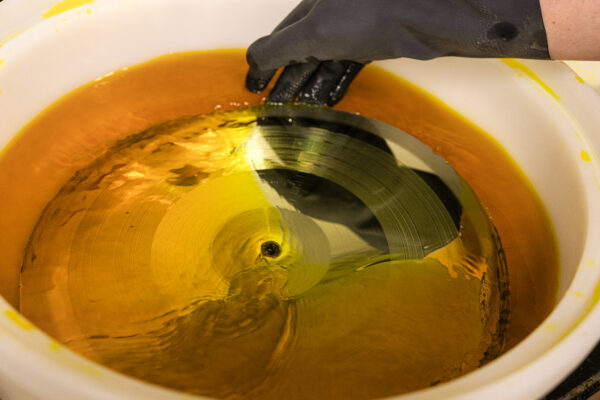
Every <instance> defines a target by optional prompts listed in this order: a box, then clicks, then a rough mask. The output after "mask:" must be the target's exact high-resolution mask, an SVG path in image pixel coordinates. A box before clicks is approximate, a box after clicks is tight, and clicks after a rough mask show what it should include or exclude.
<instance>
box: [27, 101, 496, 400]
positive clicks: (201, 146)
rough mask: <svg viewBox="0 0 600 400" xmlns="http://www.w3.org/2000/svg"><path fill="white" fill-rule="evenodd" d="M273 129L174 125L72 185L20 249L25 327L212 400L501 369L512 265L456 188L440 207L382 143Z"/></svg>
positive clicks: (365, 387) (232, 121)
mask: <svg viewBox="0 0 600 400" xmlns="http://www.w3.org/2000/svg"><path fill="white" fill-rule="evenodd" d="M286 110H287V109H286ZM268 111H271V109H269V110H268ZM349 117H350V116H342V119H343V120H344V121H346V120H347V118H349ZM273 120H274V118H272V117H270V119H269V118H262V119H260V124H259V123H258V122H257V118H256V115H255V114H254V111H253V110H247V111H242V112H229V113H216V114H214V115H209V116H201V117H198V118H192V119H183V120H180V121H174V122H169V123H167V124H164V125H159V126H156V127H153V128H150V129H149V130H147V131H144V132H142V133H140V134H136V135H133V136H131V137H129V138H127V139H125V140H123V141H120V142H119V143H117V144H116V145H115V146H113V147H112V148H111V149H110V150H109V151H108V152H107V153H106V154H105V155H104V156H103V157H101V158H99V159H98V160H96V161H94V162H93V163H92V164H91V165H90V166H89V167H87V168H84V169H82V170H80V171H78V172H77V174H76V175H75V176H74V177H73V178H72V179H71V180H70V181H69V182H68V183H67V184H66V185H65V186H64V187H63V188H62V189H61V191H60V192H59V194H58V195H57V197H56V198H54V199H53V200H52V202H51V203H49V205H48V206H47V208H46V209H45V210H44V213H43V215H42V218H41V219H40V222H39V224H38V226H37V227H36V229H35V231H34V234H33V235H32V237H31V242H30V245H29V247H28V250H27V254H26V256H25V262H24V264H23V270H22V276H21V311H22V313H23V314H24V315H26V316H28V317H29V318H30V319H31V320H32V321H35V323H36V324H38V326H40V327H42V328H43V329H44V330H45V331H47V332H49V333H50V334H51V335H53V336H54V337H56V338H58V339H59V340H60V341H62V342H63V343H66V344H68V346H69V347H70V348H72V349H74V350H75V351H78V352H79V353H81V354H84V355H86V356H87V357H89V358H92V359H94V360H95V361H97V362H99V363H102V364H104V365H107V366H109V367H111V368H114V369H116V370H119V371H122V372H125V373H128V374H130V375H133V376H135V377H138V378H141V379H144V380H147V381H149V382H153V383H158V384H162V385H164V386H168V387H171V388H175V389H179V390H185V391H189V392H192V393H197V394H201V395H204V396H209V397H214V398H223V399H229V398H249V399H280V398H284V397H285V398H289V399H303V398H307V397H309V398H344V399H370V398H376V397H377V398H379V397H387V396H392V395H395V394H400V393H403V392H406V391H410V390H415V389H418V388H422V387H426V386H429V385H432V384H435V383H438V382H443V381H446V380H448V379H451V378H453V377H456V376H459V375H461V374H463V373H465V372H468V371H470V370H473V369H475V368H477V367H478V366H480V365H482V364H483V363H484V362H486V361H488V360H490V359H493V358H494V357H495V356H497V355H498V354H499V352H500V350H501V349H502V346H503V343H504V332H505V326H506V315H507V314H508V304H507V302H506V299H507V295H508V293H507V292H508V291H507V282H506V279H507V276H506V265H505V263H504V258H503V254H502V252H501V247H500V243H499V242H498V239H497V237H496V235H495V232H494V230H493V227H492V226H491V224H490V220H489V218H488V216H487V214H486V213H485V210H484V209H483V208H482V207H481V205H480V203H479V202H478V200H477V199H476V198H475V196H474V194H473V192H472V191H471V190H470V189H469V188H468V185H467V184H466V182H464V181H463V182H462V183H461V182H460V181H458V185H459V186H458V187H456V188H455V190H456V196H458V198H456V199H455V200H452V199H451V198H450V197H454V194H453V193H452V192H451V191H450V189H449V188H448V187H446V186H442V185H443V183H442V181H441V180H440V181H436V182H437V183H435V184H434V183H431V186H430V185H428V184H427V183H425V182H426V181H425V180H424V179H422V178H421V177H420V175H419V174H421V176H424V175H423V174H425V172H424V171H423V169H421V170H418V173H417V172H416V171H417V170H414V169H412V168H409V167H407V166H406V165H405V164H404V163H402V164H400V165H399V164H398V163H397V161H396V159H395V158H394V157H393V156H392V154H391V153H388V152H387V150H391V149H390V147H388V145H387V142H385V141H379V142H376V141H375V139H374V138H373V139H371V140H370V141H368V140H367V138H361V139H359V138H353V137H351V136H348V134H346V133H338V132H336V131H332V130H327V129H326V128H324V127H322V126H323V122H319V123H318V124H317V126H314V127H306V126H298V127H297V128H295V127H293V126H292V127H290V126H289V125H288V124H290V120H292V121H293V119H291V118H285V119H284V121H285V125H280V124H278V123H277V124H272V123H270V122H269V121H273ZM275 121H278V120H275ZM302 121H305V119H302ZM344 126H345V127H346V126H347V125H344ZM392 133H394V134H395V135H396V136H402V135H406V134H404V133H402V132H400V131H397V132H396V131H395V132H392ZM363 134H365V135H366V134H367V132H364V131H363ZM407 139H410V140H412V138H410V137H408V136H407ZM371 143H378V144H379V147H377V146H375V145H374V144H371ZM391 144H392V143H390V145H391ZM421 146H423V145H421ZM423 147H424V146H423ZM404 149H405V150H406V151H407V152H408V147H404ZM425 150H427V151H428V152H429V153H430V154H431V155H432V156H433V154H432V153H431V152H430V151H429V150H428V149H426V148H425ZM397 151H398V150H397ZM409 154H410V153H409ZM407 158H408V157H407V156H405V157H404V159H405V161H409V160H407ZM425 160H426V159H421V164H422V166H421V168H424V167H426V166H428V165H429V164H427V163H426V161H425ZM433 161H434V160H432V161H431V162H432V164H430V165H429V166H430V168H429V169H428V170H429V171H431V172H433V171H434V168H435V165H434V164H433ZM400 162H402V159H401V160H400ZM440 162H443V160H440ZM445 167H446V170H445V171H440V172H446V173H449V174H453V171H451V170H447V168H448V167H447V166H445ZM431 172H428V174H429V175H427V176H429V178H428V179H430V180H432V179H433V177H437V175H433V174H431ZM440 176H442V175H440ZM454 176H455V175H454ZM438 179H440V178H438ZM454 182H456V181H455V180H448V184H450V185H452V184H453V183H454ZM442 188H447V190H448V191H447V192H444V193H445V195H444V196H443V197H444V198H445V201H443V200H442V197H438V195H437V194H436V192H435V191H434V190H437V191H438V192H439V193H442V192H441V191H442V190H443V189H442ZM432 189H433V190H432ZM454 216H455V217H456V221H455V218H453V217H454ZM459 222H460V223H459ZM458 226H460V232H459V231H458V229H457V228H458ZM48 282H53V285H52V286H48ZM115 310H119V312H118V313H117V314H115Z"/></svg>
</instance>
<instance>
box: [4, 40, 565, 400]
mask: <svg viewBox="0 0 600 400" xmlns="http://www.w3.org/2000/svg"><path fill="white" fill-rule="evenodd" d="M244 73H245V66H244V61H243V54H242V53H240V52H222V53H195V54H194V53H192V54H183V55H175V56H169V57H163V58H161V59H158V60H156V61H153V62H151V63H147V64H144V65H141V66H139V67H135V68H130V69H129V70H127V71H123V72H118V73H116V74H115V75H113V76H110V77H107V78H105V79H103V80H101V81H98V82H95V83H92V84H90V85H87V86H85V87H83V88H82V89H79V90H77V91H75V92H74V93H73V94H71V95H69V96H66V97H65V98H64V99H62V100H61V101H60V102H58V103H57V104H56V105H54V106H52V107H50V108H49V109H48V110H47V111H45V112H44V113H43V114H41V115H40V116H39V117H38V118H37V119H36V120H34V121H33V122H32V123H31V124H30V125H29V126H28V127H27V128H26V129H25V131H24V132H23V133H22V134H21V135H20V137H19V138H18V139H16V140H15V141H13V143H12V144H11V146H10V147H9V149H8V150H7V151H5V154H4V155H3V157H2V159H1V160H0V167H1V168H0V188H1V190H2V194H3V196H1V197H0V202H1V203H2V204H1V205H2V207H3V209H16V210H19V212H15V213H11V214H10V215H6V214H8V213H4V215H2V216H0V218H1V219H0V227H2V228H5V230H4V231H5V232H9V233H10V235H8V237H10V240H7V241H3V242H2V243H0V250H2V251H4V252H5V254H6V257H5V258H4V259H3V260H2V261H0V262H2V268H1V269H0V274H1V275H0V278H2V279H0V285H2V286H1V287H0V289H1V290H2V293H3V295H5V296H6V297H7V298H8V299H9V300H11V301H12V302H13V303H14V304H18V302H19V294H18V291H17V287H18V286H17V282H18V280H19V266H20V264H21V261H22V254H23V252H24V250H25V247H26V245H27V240H28V237H29V235H30V233H31V231H32V230H33V227H34V225H35V223H36V221H37V219H38V218H39V215H40V212H41V210H42V208H43V207H44V205H45V204H46V203H47V202H48V201H49V200H50V199H51V198H52V197H53V196H54V195H55V194H56V193H57V192H58V190H59V189H60V188H61V187H62V185H63V184H64V182H66V181H67V180H68V179H69V178H70V177H71V176H72V175H73V173H74V172H75V171H77V170H78V169H81V168H83V167H85V166H86V165H88V164H89V163H90V162H91V161H92V160H94V159H95V158H97V157H98V156H100V155H101V154H103V153H104V152H105V151H106V149H107V146H108V144H109V143H111V142H112V141H114V140H115V139H119V138H123V137H125V136H127V135H130V134H133V133H136V132H139V131H141V130H143V129H145V128H146V127H148V126H149V125H152V124H155V123H159V122H162V121H165V120H170V119H174V118H178V117H181V116H184V115H194V114H202V113H207V112H211V111H213V110H214V109H215V108H235V107H238V106H240V105H243V104H245V103H246V104H256V103H258V102H260V100H261V97H260V96H257V95H253V94H250V93H247V92H245V90H244V88H243V86H242V82H243V77H244ZM215 82H218V84H215ZM338 107H339V108H342V109H346V110H349V111H358V112H360V113H361V114H363V115H367V116H370V117H373V118H376V119H380V120H382V121H385V122H388V123H390V124H392V125H395V126H398V127H399V128H401V129H403V130H405V131H406V132H408V133H410V134H412V135H415V136H416V137H418V138H419V139H420V140H422V141H424V142H425V143H426V144H428V145H429V146H431V147H432V148H434V149H435V150H436V151H437V152H438V153H440V154H441V155H442V156H443V157H444V158H446V159H447V160H448V161H449V162H450V163H451V164H452V165H453V167H454V168H456V169H457V170H458V171H459V172H460V173H461V174H462V175H463V176H464V177H465V178H466V180H467V181H468V182H469V183H470V184H471V185H472V187H473V188H474V190H475V192H476V193H477V195H478V196H479V197H480V198H481V199H482V200H483V202H484V204H485V205H486V206H487V207H488V208H489V211H490V214H491V215H492V218H493V221H494V223H495V225H496V227H497V229H498V232H499V234H500V237H501V238H502V241H503V245H504V249H505V252H506V257H507V260H508V268H509V275H510V290H511V297H510V301H511V324H510V326H509V330H508V332H507V334H506V338H507V344H508V347H510V346H511V345H514V344H515V343H517V342H518V341H519V340H521V339H522V338H523V337H524V336H525V335H526V334H528V333H529V332H531V330H532V329H533V328H534V327H535V326H537V325H538V324H539V323H540V322H541V321H542V319H543V318H544V317H545V316H546V315H547V314H548V313H549V312H550V310H551V308H552V306H553V305H554V303H555V296H556V292H557V281H558V271H557V269H558V261H557V254H556V248H555V245H554V238H553V234H552V230H551V227H550V224H549V221H548V219H547V217H546V215H545V213H544V210H543V207H542V206H541V204H540V202H539V200H538V199H537V197H536V195H535V193H534V192H533V190H532V189H531V187H530V186H529V184H528V183H527V181H526V180H525V179H524V177H523V176H522V175H521V173H520V171H519V170H518V168H517V167H516V166H515V165H514V164H513V163H512V161H511V160H510V158H509V157H508V156H507V155H506V154H505V153H504V152H503V151H502V149H500V148H499V147H498V145H497V144H496V143H495V142H494V141H493V140H491V139H490V138H489V137H488V136H486V135H485V133H483V132H481V131H480V130H478V129H477V128H476V127H474V126H473V125H471V124H469V123H468V122H467V121H465V120H464V119H462V118H461V117H460V116H458V115H456V114H455V113H453V112H452V111H451V110H449V109H447V108H446V107H445V106H444V105H443V104H441V103H439V102H438V101H436V100H435V99H433V98H431V97H430V96H428V95H426V94H425V93H423V92H421V91H419V90H418V89H416V88H414V87H412V86H410V85H409V84H407V83H405V82H403V81H401V80H398V79H396V78H394V77H392V76H390V75H389V74H387V73H384V72H382V71H379V70H377V69H376V68H367V69H366V70H365V71H364V72H363V73H362V74H361V75H360V76H359V77H358V79H357V81H356V82H355V83H354V85H353V86H352V87H351V89H350V91H349V93H348V96H347V97H346V98H345V99H344V101H343V102H342V103H340V105H339V106H338ZM398 110H401V112H399V111H398ZM24 166H27V168H25V167H24ZM49 177H50V178H49ZM507 193H509V194H510V196H508V195H507ZM23 194H25V198H26V200H23ZM516 205H518V206H516ZM446 275H448V274H447V270H446ZM440 276H441V275H440ZM52 279H53V280H60V279H64V278H61V277H60V276H53V277H52ZM374 279H376V278H374ZM465 281H466V280H465ZM386 282H387V280H386ZM405 282H409V280H406V279H400V278H398V279H395V280H394V279H392V280H391V281H390V284H398V285H402V284H403V283H405ZM452 282H459V280H457V279H454V281H452ZM472 282H475V281H472ZM412 287H414V286H409V287H406V288H404V289H405V291H406V293H409V294H411V295H418V293H413V292H411V288H412ZM460 291H461V292H464V293H468V292H469V291H468V290H464V288H461V290H460ZM422 295H423V296H425V298H426V299H431V298H435V295H433V294H431V293H422ZM430 295H431V296H430ZM450 297H451V296H450ZM381 301H382V303H381V304H388V303H390V302H391V300H385V299H382V300H381ZM392 303H393V302H392ZM452 304H457V303H449V304H448V306H452ZM273 307H274V309H281V310H282V311H281V313H280V314H279V315H280V317H279V319H275V320H274V321H271V322H272V324H274V325H275V326H277V325H278V324H279V325H278V326H286V322H285V321H287V320H286V319H285V318H284V317H283V316H285V315H288V314H286V313H287V311H284V310H285V307H283V308H278V307H282V306H281V304H280V303H279V302H275V303H273ZM325 310H326V309H325ZM422 314H424V313H422V312H421V313H419V315H422ZM190 315H193V313H192V314H190ZM311 315H312V316H316V315H318V314H311ZM311 318H312V317H311ZM335 318H336V317H331V313H323V318H322V320H323V321H325V320H327V319H332V320H331V321H330V324H327V325H323V328H322V329H324V330H325V331H324V332H326V331H327V329H328V327H329V326H335V324H336V323H338V322H339V321H336V320H335ZM188 326H190V329H196V328H193V327H194V326H196V325H195V324H193V323H192V324H188ZM424 329H425V328H424ZM428 329H431V325H428ZM438 330H439V331H440V332H442V333H443V332H445V331H444V329H438ZM197 336H198V337H202V335H197ZM204 337H206V336H204ZM389 337H390V338H392V337H394V336H393V335H390V336H389ZM363 339H364V338H363ZM446 339H447V340H448V343H450V342H452V341H455V340H456V338H455V337H454V338H453V337H451V335H448V337H447V338H446ZM373 341H374V340H373ZM178 342H180V343H183V342H184V341H181V340H179V341H178ZM374 342H375V341H374ZM439 343H443V342H439ZM469 343H473V342H472V341H470V342H469ZM444 349H446V351H447V353H446V354H448V351H449V350H448V349H453V347H452V346H450V345H447V346H445V347H444ZM344 350H346V349H343V348H341V349H340V352H343V354H346V352H344ZM299 354H301V353H299ZM213 356H214V357H216V358H222V357H224V356H226V354H218V353H215V354H214V355H213ZM92 358H93V357H92ZM472 361H473V360H472ZM161 362H162V361H161ZM265 362H266V361H265ZM164 363H166V364H165V365H171V366H173V368H175V366H174V363H173V361H172V360H168V359H166V360H164ZM477 363H478V361H477V362H471V363H470V364H469V363H467V364H468V365H470V366H474V365H475V364H477ZM296 365H306V366H307V367H306V369H305V370H303V371H300V372H298V371H295V372H296V373H298V374H299V379H298V380H297V381H298V382H302V379H300V378H301V377H302V373H305V374H309V373H310V371H311V369H310V363H309V362H308V361H306V360H302V359H299V360H298V363H297V364H296ZM344 365H348V363H347V362H344V363H340V365H338V367H339V368H343V367H344ZM393 365H399V364H395V363H393ZM469 368H470V367H467V369H469ZM367 370H368V368H367ZM422 372H423V371H420V372H419V374H420V376H421V377H422V376H426V375H427V374H426V373H422ZM438 372H440V371H437V372H436V373H438ZM146 373H149V372H148V371H147V372H146ZM351 373H352V371H349V374H350V375H351ZM355 373H357V374H361V373H362V374H364V371H355ZM396 373H398V374H400V373H401V371H396ZM403 373H406V374H408V375H407V376H410V373H411V371H404V372H403ZM454 373H456V369H454ZM458 373H461V372H460V371H459V372H458ZM156 374H157V375H159V374H158V373H156ZM332 374H333V370H332ZM442 375H443V374H442ZM244 377H246V378H248V375H242V378H241V379H244ZM150 379H152V378H150ZM156 379H158V377H157V378H156ZM371 379H373V380H374V381H376V380H377V376H375V375H373V376H371ZM430 383H433V382H428V384H430ZM374 386H377V385H374ZM384 386H385V385H384ZM298 390H299V391H300V392H301V389H298ZM322 390H326V388H322ZM386 390H388V389H386ZM358 394H361V393H360V391H359V392H358ZM371 394H373V393H371ZM381 394H382V395H383V394H384V393H381Z"/></svg>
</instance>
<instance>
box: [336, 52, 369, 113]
mask: <svg viewBox="0 0 600 400" xmlns="http://www.w3.org/2000/svg"><path fill="white" fill-rule="evenodd" d="M364 66H365V64H362V63H357V62H354V61H346V70H345V71H344V74H343V75H342V77H341V78H340V80H339V81H338V82H337V85H336V86H335V88H334V89H333V90H332V91H331V92H330V94H329V101H328V103H327V104H328V105H330V106H332V105H334V104H337V103H338V102H339V101H340V100H342V97H344V95H345V94H346V92H347V91H348V87H349V86H350V84H351V83H352V81H353V80H354V78H356V75H358V73H359V72H360V71H361V70H362V69H363V67H364Z"/></svg>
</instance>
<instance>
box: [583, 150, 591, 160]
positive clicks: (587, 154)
mask: <svg viewBox="0 0 600 400" xmlns="http://www.w3.org/2000/svg"><path fill="white" fill-rule="evenodd" d="M581 159H582V160H583V161H585V162H590V153H588V152H587V151H585V150H581Z"/></svg>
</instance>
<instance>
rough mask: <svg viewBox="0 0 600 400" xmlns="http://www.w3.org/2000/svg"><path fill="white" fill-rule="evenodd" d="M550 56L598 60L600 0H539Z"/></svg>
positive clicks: (562, 58) (599, 53) (599, 55)
mask: <svg viewBox="0 0 600 400" xmlns="http://www.w3.org/2000/svg"><path fill="white" fill-rule="evenodd" d="M540 5H541V7H542V15H543V18H544V25H545V27H546V34H547V36H548V47H549V49H550V56H551V57H552V58H553V59H555V60H600V0H578V1H573V0H540Z"/></svg>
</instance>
